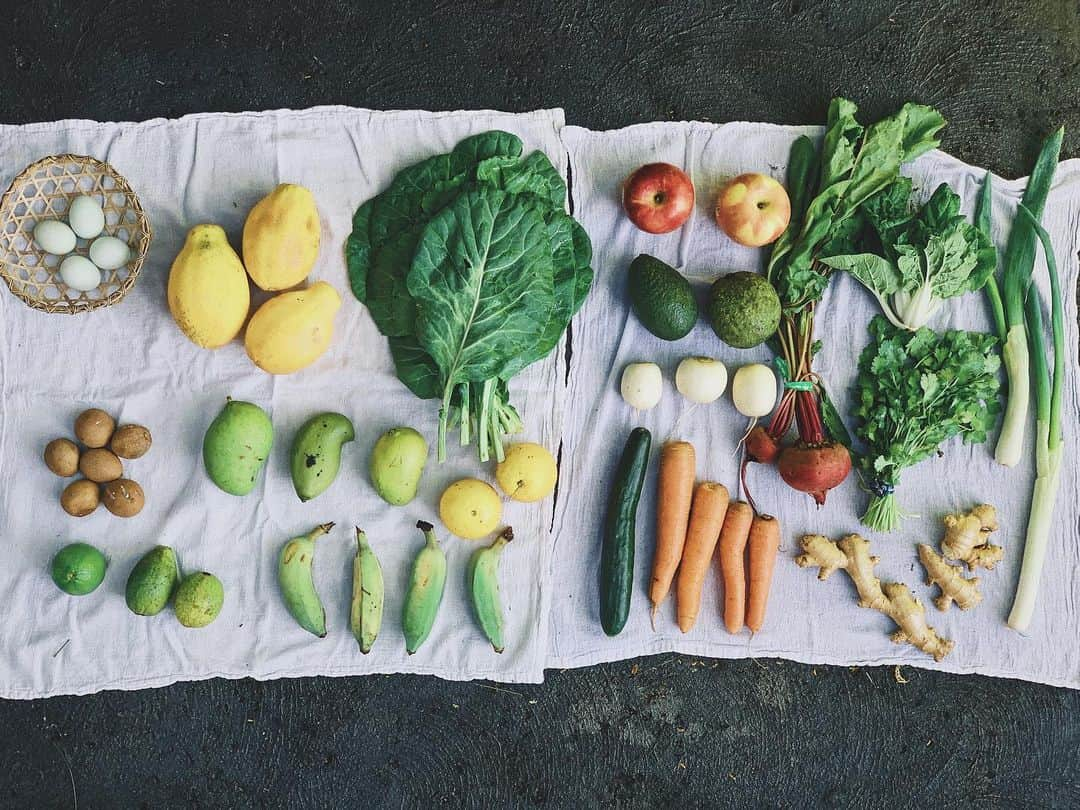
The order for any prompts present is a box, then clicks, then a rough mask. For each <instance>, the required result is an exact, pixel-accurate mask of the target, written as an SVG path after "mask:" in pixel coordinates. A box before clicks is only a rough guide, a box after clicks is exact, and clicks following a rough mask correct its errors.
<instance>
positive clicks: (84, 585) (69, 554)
mask: <svg viewBox="0 0 1080 810" xmlns="http://www.w3.org/2000/svg"><path fill="white" fill-rule="evenodd" d="M107 565H108V563H106V562H105V555H104V554H102V553H101V552H100V551H98V550H97V549H96V548H94V547H93V546H92V545H90V544H89V543H72V544H71V545H68V546H64V547H63V548H62V549H60V550H59V551H58V552H56V556H55V557H53V561H52V578H53V582H55V583H56V587H57V588H59V589H60V590H62V591H63V592H64V593H69V594H71V595H72V596H85V595H86V594H88V593H90V592H91V591H93V590H95V589H96V588H97V586H98V585H100V584H101V581H102V580H103V579H105V568H106V566H107Z"/></svg>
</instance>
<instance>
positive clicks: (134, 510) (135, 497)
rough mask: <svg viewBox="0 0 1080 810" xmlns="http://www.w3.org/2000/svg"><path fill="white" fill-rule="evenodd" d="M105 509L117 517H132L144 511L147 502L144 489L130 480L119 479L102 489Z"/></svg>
mask: <svg viewBox="0 0 1080 810" xmlns="http://www.w3.org/2000/svg"><path fill="white" fill-rule="evenodd" d="M101 500H102V501H103V502H104V503H105V508H106V509H108V510H109V511H110V512H112V513H113V514H114V515H116V516H117V517H125V518H126V517H132V516H133V515H137V514H139V512H141V511H142V508H143V504H144V503H145V502H146V500H145V497H144V496H143V491H142V487H140V486H139V485H138V484H137V483H136V482H134V481H132V480H131V479H130V478H117V479H116V480H115V481H110V482H109V483H107V484H105V486H103V487H102V488H101Z"/></svg>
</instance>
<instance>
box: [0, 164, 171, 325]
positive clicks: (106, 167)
mask: <svg viewBox="0 0 1080 810" xmlns="http://www.w3.org/2000/svg"><path fill="white" fill-rule="evenodd" d="M67 163H79V164H83V165H89V166H91V167H93V168H94V169H96V170H97V171H98V172H99V173H101V174H105V175H108V176H110V177H111V178H112V179H113V181H114V182H115V183H116V187H117V188H116V190H117V191H119V192H120V193H122V194H124V195H125V197H127V201H128V206H127V207H130V208H131V210H133V211H134V212H135V215H136V219H137V222H139V223H141V224H140V225H139V230H138V232H139V233H140V234H141V235H140V237H139V239H138V242H137V253H136V255H135V256H134V258H132V259H131V260H130V261H129V262H128V264H127V268H128V274H127V276H126V277H125V278H124V280H123V281H122V282H120V285H119V287H117V289H115V290H113V291H112V292H111V293H109V295H107V296H106V297H104V298H99V299H96V300H93V301H88V300H86V299H78V300H76V301H67V300H66V299H59V300H58V301H57V300H48V299H43V298H37V297H34V296H30V295H27V294H26V293H25V292H23V290H22V288H21V287H17V286H16V285H17V284H20V283H21V279H17V278H14V277H13V276H12V274H11V273H10V272H9V268H21V269H24V270H30V269H35V270H36V269H38V268H34V267H28V266H26V265H23V264H21V263H15V262H10V261H7V260H6V259H0V277H2V278H3V279H4V283H5V284H7V287H8V289H9V290H10V291H11V294H12V295H14V296H15V297H16V298H18V299H19V300H20V301H22V302H23V303H24V304H26V305H27V306H28V307H30V308H32V309H36V310H38V311H40V312H45V313H47V314H50V315H77V314H79V313H82V312H91V311H93V310H95V309H101V308H102V307H108V306H112V305H113V304H116V303H119V302H120V301H121V300H123V298H124V296H126V295H127V294H128V292H129V291H130V290H131V288H132V287H134V286H135V282H136V280H137V279H138V277H139V273H140V271H141V270H142V266H143V263H144V262H145V261H146V256H147V254H148V253H149V251H150V243H151V241H152V240H153V236H154V231H153V227H152V225H151V224H150V219H149V217H147V216H146V212H145V211H144V210H143V207H142V201H141V200H140V199H139V195H138V194H137V193H136V191H135V189H134V188H133V187H132V186H131V184H130V183H129V182H128V180H127V178H126V177H124V175H122V174H121V173H120V172H119V171H117V170H116V167H114V166H113V165H112V164H110V163H107V162H106V161H104V160H100V159H99V158H96V157H93V156H92V155H79V154H75V153H74V152H62V153H58V154H54V155H46V156H45V157H43V158H39V159H38V160H35V161H34V162H33V163H31V164H29V165H28V166H27V167H26V168H24V169H23V170H22V171H21V172H19V173H18V174H17V175H15V177H14V178H13V179H12V181H11V183H10V184H9V185H8V188H7V190H6V191H5V192H4V193H3V195H2V196H0V222H2V221H4V219H6V216H7V214H8V212H9V211H10V210H11V209H12V208H13V206H14V198H15V196H16V195H17V193H18V191H19V190H20V189H21V188H22V187H23V186H24V185H25V184H26V183H28V182H30V181H32V180H33V178H34V175H36V174H37V173H38V172H40V171H42V170H43V169H48V168H51V167H52V166H55V165H58V164H67ZM60 283H62V282H60ZM58 303H59V304H60V305H59V306H58V305H57V304H58Z"/></svg>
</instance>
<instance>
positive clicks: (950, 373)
mask: <svg viewBox="0 0 1080 810" xmlns="http://www.w3.org/2000/svg"><path fill="white" fill-rule="evenodd" d="M870 334H871V336H872V340H871V342H870V344H869V345H868V346H867V347H866V348H865V349H864V350H863V352H862V355H861V356H860V358H859V376H858V378H857V380H856V383H855V385H856V404H855V411H854V415H855V418H856V420H857V422H858V424H857V427H856V429H855V433H856V435H857V436H858V438H859V439H860V440H861V441H862V442H863V443H864V444H865V446H866V451H865V452H864V453H863V454H862V456H861V457H860V461H859V463H860V467H861V468H862V471H863V474H864V476H865V478H866V479H867V481H868V482H869V486H870V489H871V491H872V492H873V493H874V497H873V499H872V500H871V502H870V507H869V509H867V511H866V514H865V515H863V518H862V522H863V523H864V524H866V525H867V526H869V527H870V528H872V529H875V530H878V531H891V530H892V529H894V528H896V526H897V525H898V523H899V520H900V511H899V509H898V507H897V505H896V500H895V497H894V495H893V490H894V488H895V486H896V484H897V483H898V482H899V480H900V473H901V471H902V470H904V469H906V468H907V467H911V466H913V465H915V464H918V463H919V462H920V461H922V460H923V459H926V458H928V457H930V456H932V455H934V454H935V453H936V452H938V446H939V445H941V444H942V443H943V442H944V441H946V440H947V439H950V438H952V437H954V436H960V435H962V436H963V437H964V442H965V443H969V444H974V443H980V442H983V441H985V440H986V434H987V431H988V430H989V429H990V428H991V427H992V426H993V424H994V421H995V416H996V414H997V412H998V407H999V406H998V400H997V392H998V381H997V371H998V368H999V367H1000V365H1001V360H1000V358H999V357H998V354H997V352H996V351H995V350H994V347H995V346H996V345H997V338H995V337H994V336H993V335H988V334H984V333H982V332H963V331H948V332H944V333H942V334H938V333H937V332H934V331H932V330H930V329H927V328H925V327H924V328H922V329H919V330H917V331H914V332H912V331H909V330H906V329H903V328H900V327H897V326H893V325H891V324H890V323H889V322H888V321H887V320H886V319H885V318H883V317H882V316H880V315H878V316H875V317H874V319H873V320H872V321H871V322H870Z"/></svg>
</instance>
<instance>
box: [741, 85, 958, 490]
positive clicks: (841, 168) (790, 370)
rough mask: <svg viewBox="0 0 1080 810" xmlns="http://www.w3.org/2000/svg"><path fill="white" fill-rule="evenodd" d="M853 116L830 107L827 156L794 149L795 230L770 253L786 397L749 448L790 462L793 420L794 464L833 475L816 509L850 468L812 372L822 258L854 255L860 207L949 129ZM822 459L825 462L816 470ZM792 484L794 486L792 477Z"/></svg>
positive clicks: (806, 145) (847, 106)
mask: <svg viewBox="0 0 1080 810" xmlns="http://www.w3.org/2000/svg"><path fill="white" fill-rule="evenodd" d="M856 112H857V109H856V107H855V105H854V104H853V103H852V102H850V101H848V100H846V99H843V98H835V99H833V101H832V103H831V104H830V105H829V114H828V120H827V122H826V132H825V137H824V139H823V141H822V143H821V149H820V153H819V151H818V150H817V148H816V147H815V146H814V144H813V142H812V141H811V140H810V139H809V138H807V137H805V136H804V137H801V138H798V139H797V140H796V141H795V142H794V144H792V147H791V156H790V159H789V161H788V172H787V188H788V194H789V196H790V197H791V221H790V223H789V225H788V228H787V230H785V231H784V233H783V234H782V235H781V237H780V238H779V239H778V240H777V241H776V243H775V244H774V245H773V251H772V255H771V256H770V258H769V264H768V269H767V271H766V275H767V278H768V279H769V281H770V282H771V283H772V285H773V286H774V287H775V288H776V291H777V293H778V294H779V296H780V302H781V304H782V306H783V315H782V317H781V321H780V328H779V329H778V330H777V332H776V336H775V338H774V340H773V348H774V350H775V352H776V354H777V358H778V361H777V364H778V366H779V367H780V369H781V372H782V373H783V376H784V391H783V394H782V396H781V399H780V403H779V404H778V405H777V407H776V410H775V411H774V412H773V416H772V419H771V421H770V422H769V425H768V427H766V428H764V429H763V430H761V431H759V432H758V433H757V434H754V435H752V436H750V437H748V441H747V458H748V459H749V460H751V461H769V460H771V459H775V458H778V455H779V461H783V451H780V450H779V447H780V444H781V442H782V441H783V440H784V437H785V436H786V434H787V432H788V430H789V429H790V427H791V424H792V422H793V421H795V422H796V423H797V426H798V431H799V442H798V444H797V445H795V446H794V447H793V448H790V453H789V455H790V454H791V453H799V454H801V456H804V457H805V456H808V455H809V456H810V457H809V459H807V460H808V461H809V463H810V466H813V467H814V468H815V469H823V470H826V471H827V474H825V475H821V476H816V478H815V480H814V482H813V485H812V487H813V488H812V489H807V491H810V492H811V494H812V495H813V497H814V498H815V500H816V501H817V502H818V503H819V504H821V503H824V501H825V495H826V493H827V491H828V490H829V489H831V488H832V487H834V486H836V485H838V484H839V483H840V482H841V481H843V480H844V478H845V477H846V476H847V474H848V472H849V471H850V469H851V464H850V458H848V457H847V452H846V450H845V449H844V447H842V446H837V442H839V443H840V444H841V445H844V444H847V443H848V437H847V433H846V431H845V430H844V426H843V423H842V422H841V420H840V417H839V415H838V414H837V413H836V411H835V409H834V408H833V407H832V405H831V403H830V401H829V399H828V398H827V396H826V394H825V389H824V387H823V385H822V383H821V379H820V378H819V377H818V376H817V375H816V374H815V373H814V372H813V368H812V364H813V358H814V355H815V354H816V353H817V351H818V350H819V349H820V344H819V343H818V342H817V341H815V339H814V315H815V309H816V307H817V305H818V303H819V302H820V301H821V297H822V296H823V295H824V293H825V289H826V287H827V286H828V284H829V278H830V275H831V273H832V268H831V267H829V266H828V265H827V264H825V263H824V262H823V261H822V259H825V258H828V257H830V256H837V255H841V254H851V253H854V252H855V244H856V242H857V240H858V238H859V234H860V233H861V232H862V230H863V225H864V218H863V214H862V209H863V207H864V206H865V205H866V204H868V203H869V202H870V201H871V200H873V198H874V197H875V196H876V195H878V194H880V193H881V192H882V191H884V190H885V189H887V188H889V187H891V186H893V185H894V184H895V183H896V182H897V178H898V177H899V176H900V166H901V164H903V163H905V162H907V161H910V160H914V159H915V158H916V157H918V156H919V155H921V154H923V153H924V152H928V151H930V150H931V149H933V148H935V147H936V146H937V145H938V143H939V142H938V140H937V137H936V135H937V133H938V131H939V130H940V129H941V128H942V127H943V126H945V119H944V118H942V117H941V115H940V114H939V113H938V112H937V111H936V110H933V109H931V108H930V107H924V106H922V105H919V104H905V105H904V106H903V108H901V109H900V111H899V112H897V113H896V114H895V115H892V116H890V117H888V118H885V119H882V120H881V121H878V122H877V123H876V124H872V125H871V126H869V127H863V126H862V125H861V124H860V123H859V122H858V121H857V120H856V119H855V113H856ZM750 439H753V440H754V442H753V443H751V441H750ZM755 446H756V447H758V448H760V452H755V450H754V447H755ZM838 456H843V458H842V459H838ZM823 460H824V461H827V462H828V463H826V464H818V463H817V462H819V461H823ZM838 460H842V461H844V462H845V463H838ZM799 466H800V467H806V466H807V465H806V464H800V465H799ZM783 469H784V466H783V465H782V464H781V470H783ZM785 480H786V481H788V483H789V484H792V482H793V481H795V479H794V478H792V477H790V476H789V477H787V478H785ZM795 483H797V484H798V486H796V488H799V489H806V485H805V484H803V483H799V482H797V481H796V482H795ZM793 485H794V484H793Z"/></svg>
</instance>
